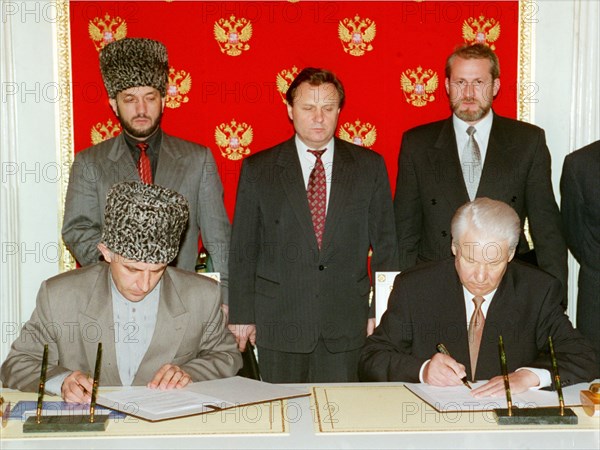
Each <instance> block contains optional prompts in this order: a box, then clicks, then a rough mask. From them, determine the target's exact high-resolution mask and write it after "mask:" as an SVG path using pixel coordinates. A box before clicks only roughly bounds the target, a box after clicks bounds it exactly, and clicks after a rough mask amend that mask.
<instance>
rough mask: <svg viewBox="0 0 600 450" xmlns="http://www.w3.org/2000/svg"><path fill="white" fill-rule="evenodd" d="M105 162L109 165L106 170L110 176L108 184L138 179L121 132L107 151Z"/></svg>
mask: <svg viewBox="0 0 600 450" xmlns="http://www.w3.org/2000/svg"><path fill="white" fill-rule="evenodd" d="M107 164H108V166H109V167H108V168H107V171H106V172H107V173H108V174H109V176H110V180H111V182H110V186H112V185H113V184H114V183H117V182H120V181H140V176H139V174H138V171H137V168H136V166H135V161H134V160H133V157H132V156H131V152H130V151H129V147H127V142H125V137H124V136H123V134H122V133H121V134H120V135H119V136H117V138H116V139H115V141H114V143H113V146H112V148H111V149H110V151H109V152H108V162H107Z"/></svg>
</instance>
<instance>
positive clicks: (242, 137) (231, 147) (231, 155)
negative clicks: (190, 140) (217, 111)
mask: <svg viewBox="0 0 600 450" xmlns="http://www.w3.org/2000/svg"><path fill="white" fill-rule="evenodd" d="M253 137H254V134H253V131H252V127H251V126H250V125H248V124H247V123H244V122H242V123H237V121H236V120H235V119H233V120H232V121H231V122H229V123H222V124H221V125H219V126H217V127H216V128H215V142H216V144H217V146H218V147H219V149H220V150H221V156H223V158H227V159H230V160H232V161H236V160H239V159H242V158H243V157H244V156H246V155H249V154H250V148H249V147H248V146H249V145H250V144H251V143H252V139H253Z"/></svg>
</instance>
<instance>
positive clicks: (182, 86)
mask: <svg viewBox="0 0 600 450" xmlns="http://www.w3.org/2000/svg"><path fill="white" fill-rule="evenodd" d="M191 89H192V75H191V74H190V73H189V72H186V71H185V70H180V71H178V72H176V71H175V68H174V67H171V68H169V82H168V84H167V95H166V99H165V100H166V102H165V105H166V106H167V108H172V109H173V108H179V107H180V106H181V104H182V103H187V102H189V101H190V99H189V97H188V96H187V94H188V93H189V92H190V90H191Z"/></svg>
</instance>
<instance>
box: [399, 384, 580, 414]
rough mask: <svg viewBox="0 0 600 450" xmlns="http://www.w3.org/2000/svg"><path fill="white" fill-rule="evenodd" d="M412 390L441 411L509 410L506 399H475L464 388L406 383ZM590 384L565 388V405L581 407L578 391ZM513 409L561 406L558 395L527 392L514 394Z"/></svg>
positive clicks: (545, 392)
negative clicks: (515, 407)
mask: <svg viewBox="0 0 600 450" xmlns="http://www.w3.org/2000/svg"><path fill="white" fill-rule="evenodd" d="M485 383H487V381H478V382H477V383H470V384H471V387H472V388H473V389H475V388H477V387H479V386H482V385H484V384H485ZM405 386H406V388H407V389H409V390H410V391H411V392H412V393H413V394H415V395H416V396H417V397H419V398H421V399H422V400H423V401H425V402H427V403H429V404H430V405H431V406H433V407H434V408H435V409H436V410H437V411H439V412H454V411H489V410H491V409H497V408H506V407H507V404H506V397H505V396H502V397H485V398H479V399H478V398H475V397H473V396H472V395H471V392H472V391H471V390H470V389H469V388H468V387H466V386H465V385H463V384H461V385H460V386H447V387H438V386H431V385H429V384H425V383H419V384H411V383H407V384H406V385H405ZM586 386H588V384H586V383H582V384H578V385H575V386H569V387H566V388H563V397H564V400H565V406H577V405H581V401H580V400H579V391H580V390H581V389H586ZM512 403H513V406H517V407H519V408H539V407H548V406H558V394H557V393H556V392H554V391H542V390H528V391H525V392H522V393H520V394H512Z"/></svg>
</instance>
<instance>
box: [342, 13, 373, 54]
mask: <svg viewBox="0 0 600 450" xmlns="http://www.w3.org/2000/svg"><path fill="white" fill-rule="evenodd" d="M376 32H377V29H376V25H375V22H373V21H372V20H371V19H361V18H360V16H359V15H358V14H357V15H355V16H354V18H353V19H349V18H345V19H343V20H341V21H340V23H339V25H338V36H339V38H340V41H342V46H343V47H344V51H345V52H346V53H349V54H350V55H352V56H362V55H364V54H365V53H366V52H370V51H371V50H373V45H372V44H371V42H373V39H375V34H376Z"/></svg>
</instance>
